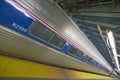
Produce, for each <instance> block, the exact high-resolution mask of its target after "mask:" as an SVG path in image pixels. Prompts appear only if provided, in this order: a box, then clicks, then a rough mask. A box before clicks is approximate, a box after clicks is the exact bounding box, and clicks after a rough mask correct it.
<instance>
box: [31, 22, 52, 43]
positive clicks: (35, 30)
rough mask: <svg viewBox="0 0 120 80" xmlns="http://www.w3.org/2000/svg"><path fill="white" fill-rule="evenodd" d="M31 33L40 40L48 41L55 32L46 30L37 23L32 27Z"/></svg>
mask: <svg viewBox="0 0 120 80" xmlns="http://www.w3.org/2000/svg"><path fill="white" fill-rule="evenodd" d="M29 33H31V34H32V35H34V36H36V37H38V38H40V39H43V40H45V41H48V40H49V38H50V36H51V35H52V33H53V32H52V31H51V30H49V29H48V28H46V27H45V26H44V25H43V24H41V23H39V22H37V21H36V22H34V23H33V24H32V25H31V27H30V29H29Z"/></svg>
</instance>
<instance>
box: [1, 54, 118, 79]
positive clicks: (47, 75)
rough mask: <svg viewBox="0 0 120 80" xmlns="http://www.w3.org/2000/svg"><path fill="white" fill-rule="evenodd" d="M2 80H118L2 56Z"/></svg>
mask: <svg viewBox="0 0 120 80" xmlns="http://www.w3.org/2000/svg"><path fill="white" fill-rule="evenodd" d="M0 80H117V79H115V78H112V77H108V76H103V75H97V74H90V73H86V72H81V71H75V70H69V69H64V68H58V67H54V66H49V65H45V64H40V63H36V62H31V61H28V60H22V59H18V58H14V57H9V56H5V55H1V54H0Z"/></svg>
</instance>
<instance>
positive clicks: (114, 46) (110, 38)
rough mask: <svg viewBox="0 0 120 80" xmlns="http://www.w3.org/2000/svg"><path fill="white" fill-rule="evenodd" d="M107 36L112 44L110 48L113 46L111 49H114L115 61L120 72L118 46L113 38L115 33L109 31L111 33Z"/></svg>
mask: <svg viewBox="0 0 120 80" xmlns="http://www.w3.org/2000/svg"><path fill="white" fill-rule="evenodd" d="M107 36H108V39H109V42H110V46H111V48H112V52H113V55H114V59H115V62H116V65H117V68H118V70H120V67H119V62H118V57H117V51H116V45H115V39H114V36H113V32H112V31H109V32H108V33H107Z"/></svg>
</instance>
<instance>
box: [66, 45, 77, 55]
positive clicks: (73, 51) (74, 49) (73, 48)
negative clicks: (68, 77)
mask: <svg viewBox="0 0 120 80" xmlns="http://www.w3.org/2000/svg"><path fill="white" fill-rule="evenodd" d="M77 50H78V49H76V48H75V47H73V46H71V47H70V49H69V50H68V52H69V53H72V54H74V55H75V54H76V52H77Z"/></svg>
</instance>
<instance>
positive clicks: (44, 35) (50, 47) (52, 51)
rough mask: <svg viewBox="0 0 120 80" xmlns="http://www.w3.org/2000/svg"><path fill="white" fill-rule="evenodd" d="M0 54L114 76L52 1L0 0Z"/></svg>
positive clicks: (110, 69) (104, 61)
mask: <svg viewBox="0 0 120 80" xmlns="http://www.w3.org/2000/svg"><path fill="white" fill-rule="evenodd" d="M0 52H1V53H2V54H5V55H9V56H14V57H18V58H24V59H28V60H31V61H36V62H40V63H45V64H48V65H52V66H57V67H62V68H67V69H73V70H78V71H85V72H90V73H96V74H101V75H106V76H112V77H113V76H116V75H117V73H116V72H115V71H114V69H113V68H112V67H111V66H110V65H109V63H108V62H107V61H106V60H105V59H104V57H103V56H102V55H101V54H100V52H99V51H98V50H97V49H96V48H95V47H94V46H93V44H92V43H91V42H90V41H89V39H88V38H87V37H86V36H85V34H84V33H83V32H82V31H81V30H80V29H79V28H78V27H77V25H76V24H75V23H74V22H73V21H72V20H71V19H70V18H69V17H68V15H67V14H66V13H65V12H64V11H63V10H62V9H61V8H60V7H59V5H58V4H57V3H54V2H53V1H52V0H0Z"/></svg>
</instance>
